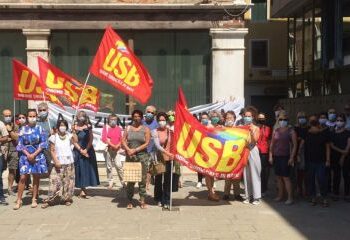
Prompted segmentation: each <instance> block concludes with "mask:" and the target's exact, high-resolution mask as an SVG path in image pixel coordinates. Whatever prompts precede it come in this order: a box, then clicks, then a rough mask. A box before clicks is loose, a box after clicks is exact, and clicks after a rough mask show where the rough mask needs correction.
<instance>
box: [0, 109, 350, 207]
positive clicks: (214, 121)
mask: <svg viewBox="0 0 350 240" xmlns="http://www.w3.org/2000/svg"><path fill="white" fill-rule="evenodd" d="M344 110H345V113H344V114H343V113H337V112H336V111H335V109H329V110H328V112H325V113H320V114H312V115H309V116H307V115H306V114H305V112H299V113H298V114H297V116H296V124H295V125H294V126H292V125H291V122H292V121H290V119H289V117H288V115H287V113H286V111H284V110H283V108H282V107H278V108H276V112H275V117H276V122H275V125H274V126H268V125H267V124H266V115H265V114H264V113H259V112H258V111H257V109H256V108H254V107H252V106H250V107H246V108H244V109H242V111H241V112H240V118H239V119H238V120H237V117H236V114H235V112H234V111H227V112H225V111H223V110H222V111H220V112H218V111H212V112H210V113H201V114H199V116H197V115H195V117H197V119H198V120H199V121H200V122H201V124H203V125H204V126H206V127H207V128H223V127H226V128H233V127H237V126H242V125H244V126H246V128H247V129H249V138H248V141H247V146H246V147H247V148H249V150H250V151H249V157H248V163H247V165H246V167H245V169H244V173H243V177H242V179H234V180H225V187H224V189H223V191H224V194H223V196H222V199H223V200H226V201H227V200H230V199H231V197H230V195H231V190H232V189H233V196H234V200H236V201H242V202H243V203H246V204H248V203H251V204H254V205H258V204H260V201H261V198H262V197H264V196H265V194H266V192H267V190H268V183H269V175H270V174H269V173H270V169H271V168H272V167H273V169H274V172H275V175H276V182H277V189H278V191H277V196H276V198H275V200H276V201H283V200H285V204H287V205H290V204H293V202H294V196H295V195H296V194H298V195H299V196H302V197H308V198H309V199H310V202H311V203H312V205H316V204H317V203H318V202H320V203H321V204H322V205H323V206H325V207H327V206H329V198H328V196H329V195H330V194H331V197H332V199H333V200H339V198H340V182H341V175H343V179H344V197H345V200H347V201H350V195H349V194H350V160H349V157H348V153H349V150H350V134H349V131H348V129H350V106H348V105H346V106H345V108H344ZM174 122H175V113H174V112H172V111H169V112H167V113H165V112H158V113H157V111H156V108H155V107H154V106H148V107H147V108H146V110H145V112H142V111H140V110H134V111H133V112H132V114H131V123H130V124H129V125H128V126H126V127H125V129H122V128H121V127H120V126H118V116H117V115H116V114H110V115H109V116H108V121H107V124H105V125H104V127H103V130H102V137H101V141H102V143H103V153H104V157H105V163H106V171H107V178H108V182H109V184H108V189H113V186H114V180H113V167H114V168H115V169H116V171H117V174H118V177H119V180H120V182H121V185H122V188H124V189H125V190H126V195H127V201H128V202H127V209H133V208H134V207H135V202H134V200H133V196H134V186H135V183H134V182H125V181H124V172H123V163H122V162H123V160H124V159H125V161H126V162H140V163H141V166H142V171H141V172H142V176H141V181H140V182H139V183H138V187H139V195H140V200H139V202H138V204H139V206H140V207H141V208H142V209H145V208H147V204H146V201H145V199H146V194H147V190H148V189H149V185H150V183H151V182H153V184H154V201H155V202H156V204H157V205H158V206H160V207H163V208H166V209H167V208H169V204H170V192H171V191H177V190H178V187H181V181H180V180H179V177H180V174H181V172H180V169H181V168H180V164H179V163H178V162H177V161H172V160H173V159H174V154H173V150H172V149H173V143H174V142H173V138H174ZM0 145H1V151H0V172H1V174H2V170H4V169H6V166H5V164H6V165H7V168H8V170H9V171H8V195H14V196H15V193H14V192H15V187H14V182H15V181H16V182H17V183H18V184H17V187H16V191H17V200H16V203H15V205H14V207H13V209H14V210H18V209H20V208H21V207H22V197H23V192H24V190H25V189H26V188H27V189H28V190H30V193H31V194H32V203H31V207H32V208H36V207H38V196H39V184H40V179H41V178H47V177H48V178H49V179H50V184H49V191H48V197H47V198H46V199H44V200H43V202H42V204H41V207H42V208H47V207H50V206H53V205H56V204H64V205H66V206H70V205H71V204H72V203H73V196H74V191H75V189H76V188H77V189H79V194H78V197H79V198H82V199H86V198H88V192H87V189H86V188H87V187H91V186H97V185H99V184H100V181H99V174H98V168H97V161H96V154H95V150H94V147H93V131H92V124H91V122H90V120H89V117H88V116H87V114H86V112H84V111H79V112H78V113H77V115H76V116H75V120H74V122H73V124H72V126H69V125H68V122H67V121H66V120H64V119H58V120H57V122H55V123H54V122H50V120H49V118H48V106H47V104H46V103H40V104H39V105H38V108H37V109H29V110H28V111H27V113H26V114H18V115H16V116H12V112H11V110H9V109H5V110H4V111H3V121H0ZM158 163H161V164H163V170H162V171H161V172H154V171H152V170H154V169H156V168H155V165H156V164H158ZM171 178H173V181H172V182H173V184H172V186H171ZM203 178H205V183H206V187H207V189H208V200H210V201H219V200H220V199H221V197H219V195H218V194H217V187H216V184H215V181H217V180H219V179H214V178H212V177H210V176H203V175H202V174H200V173H198V183H197V188H201V187H202V179H203ZM2 181H3V180H2V177H0V204H8V203H7V202H6V200H5V196H4V191H3V182H2ZM316 183H317V184H316ZM241 186H244V187H241ZM319 195H320V196H321V198H318V196H319ZM319 199H320V201H319ZM232 200H233V199H232Z"/></svg>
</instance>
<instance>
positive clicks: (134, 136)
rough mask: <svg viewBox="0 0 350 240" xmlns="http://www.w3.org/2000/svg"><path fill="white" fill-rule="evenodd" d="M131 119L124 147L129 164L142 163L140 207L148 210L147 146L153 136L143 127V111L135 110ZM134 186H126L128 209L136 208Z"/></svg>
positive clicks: (129, 183)
mask: <svg viewBox="0 0 350 240" xmlns="http://www.w3.org/2000/svg"><path fill="white" fill-rule="evenodd" d="M131 118H132V124H131V125H130V126H129V127H128V128H127V129H126V131H125V133H124V135H123V140H122V145H123V147H124V149H125V150H126V153H127V157H126V161H127V162H141V165H142V179H141V182H139V194H140V207H141V209H146V208H147V205H146V203H145V197H146V178H147V164H148V159H149V154H148V153H147V146H148V144H149V141H150V138H151V134H150V130H149V128H148V127H146V126H144V125H142V119H143V113H142V111H140V110H134V111H133V112H132V114H131ZM134 186H135V183H134V182H128V184H127V186H126V189H127V198H128V201H129V203H128V205H127V207H126V208H127V209H132V208H133V207H134V206H133V204H132V199H133V196H134Z"/></svg>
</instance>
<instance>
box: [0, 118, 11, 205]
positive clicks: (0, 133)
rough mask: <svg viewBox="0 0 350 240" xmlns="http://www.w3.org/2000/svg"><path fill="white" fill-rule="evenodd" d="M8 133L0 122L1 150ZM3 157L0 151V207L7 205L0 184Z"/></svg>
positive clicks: (0, 182) (0, 180)
mask: <svg viewBox="0 0 350 240" xmlns="http://www.w3.org/2000/svg"><path fill="white" fill-rule="evenodd" d="M8 136H9V133H8V132H7V129H6V126H5V124H4V123H3V122H2V121H0V146H1V148H2V145H3V144H6V143H7V142H8ZM4 162H5V161H4V156H3V153H2V151H1V150H0V205H8V203H7V202H6V200H5V196H4V189H3V182H2V172H3V170H4V169H3V168H4Z"/></svg>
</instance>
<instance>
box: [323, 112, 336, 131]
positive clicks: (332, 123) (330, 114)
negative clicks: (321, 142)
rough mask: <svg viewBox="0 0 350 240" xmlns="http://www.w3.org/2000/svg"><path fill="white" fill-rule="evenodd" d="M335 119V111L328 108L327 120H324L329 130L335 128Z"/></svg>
mask: <svg viewBox="0 0 350 240" xmlns="http://www.w3.org/2000/svg"><path fill="white" fill-rule="evenodd" d="M336 120H337V112H336V111H335V109H334V108H330V109H329V110H328V121H327V122H326V125H327V127H328V128H329V130H330V131H331V132H333V131H334V130H335V127H336Z"/></svg>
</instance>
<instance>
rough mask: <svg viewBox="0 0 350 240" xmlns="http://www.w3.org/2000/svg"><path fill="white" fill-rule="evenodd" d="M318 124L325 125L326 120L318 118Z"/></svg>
mask: <svg viewBox="0 0 350 240" xmlns="http://www.w3.org/2000/svg"><path fill="white" fill-rule="evenodd" d="M318 122H319V123H320V124H321V125H325V124H326V122H327V119H325V118H320V119H318Z"/></svg>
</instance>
